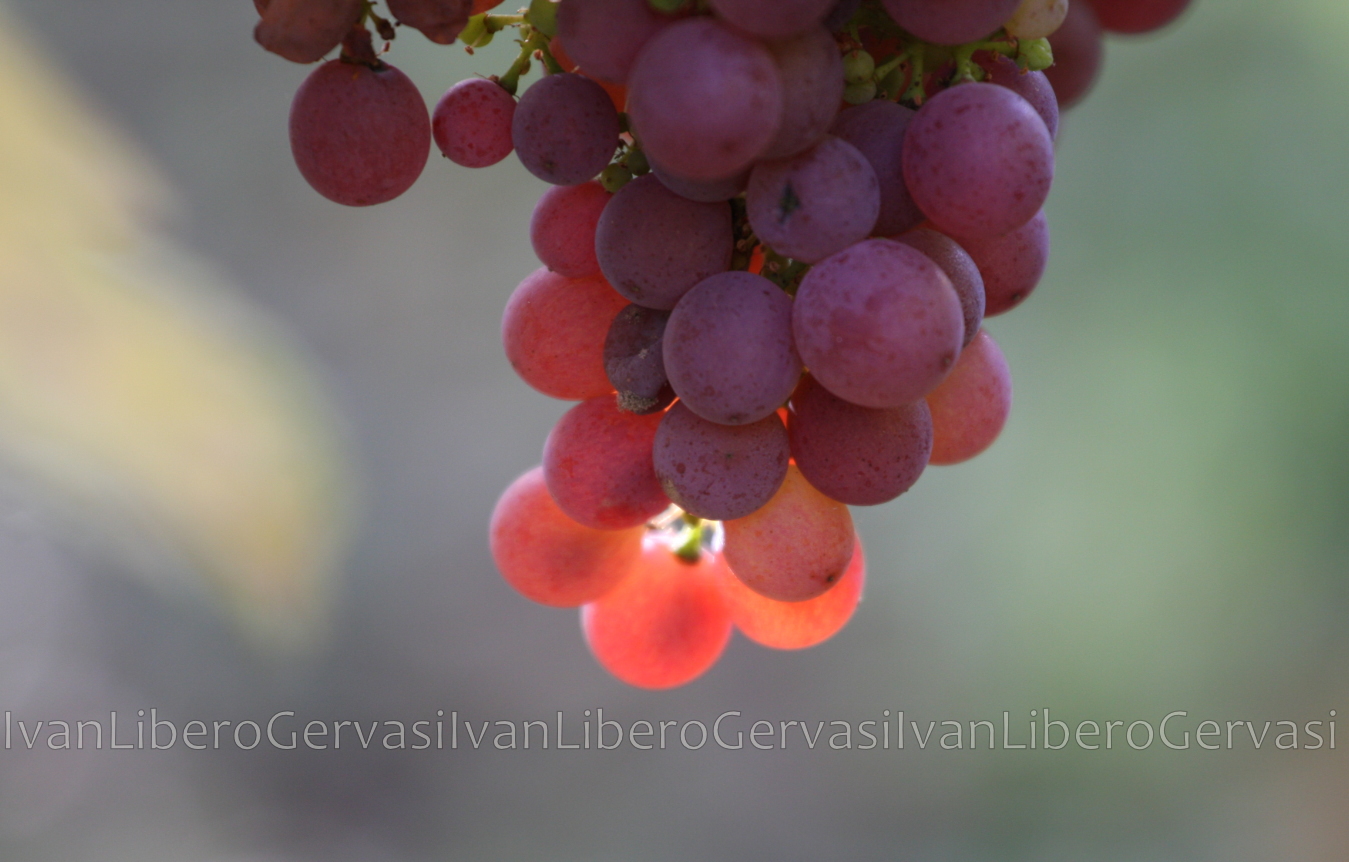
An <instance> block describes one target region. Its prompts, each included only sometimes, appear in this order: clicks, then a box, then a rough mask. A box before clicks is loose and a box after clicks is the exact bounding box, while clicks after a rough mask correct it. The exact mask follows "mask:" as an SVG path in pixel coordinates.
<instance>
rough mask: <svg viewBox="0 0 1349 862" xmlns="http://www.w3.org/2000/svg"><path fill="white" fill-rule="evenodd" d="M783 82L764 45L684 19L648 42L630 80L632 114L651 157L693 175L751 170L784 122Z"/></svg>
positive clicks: (705, 21)
mask: <svg viewBox="0 0 1349 862" xmlns="http://www.w3.org/2000/svg"><path fill="white" fill-rule="evenodd" d="M782 100H783V94H782V81H781V80H780V79H779V77H778V71H777V64H776V63H774V62H773V55H772V54H771V53H770V52H769V50H768V49H767V48H766V47H764V46H763V45H762V44H760V43H759V42H756V41H754V40H752V39H750V38H747V37H746V36H743V35H741V34H739V33H737V32H735V31H733V30H731V29H730V28H729V27H727V26H726V25H724V24H721V23H720V22H718V21H716V20H714V19H712V18H703V17H699V18H685V19H683V20H680V21H677V22H676V23H674V24H671V25H670V26H668V27H666V28H665V29H664V30H662V31H661V32H660V33H657V34H656V36H655V37H653V38H652V39H651V41H649V42H647V44H646V46H645V47H644V48H643V49H642V51H641V53H640V54H638V55H637V62H636V63H635V64H634V65H633V67H632V74H631V75H629V77H628V116H629V119H630V121H631V123H632V128H633V132H634V134H635V135H636V136H637V139H638V140H639V141H641V143H642V147H643V148H644V149H645V150H646V152H647V153H648V154H649V156H650V158H651V160H652V161H654V162H658V163H660V164H661V165H663V166H664V167H665V168H666V169H667V170H669V171H670V172H671V173H674V174H677V175H679V176H682V177H687V178H688V179H691V180H718V179H725V178H727V177H732V176H735V175H736V174H738V173H740V172H741V171H743V170H744V169H745V168H747V167H749V165H750V163H751V162H753V161H754V160H755V158H757V157H758V155H759V154H760V153H761V152H763V150H764V148H766V147H767V146H768V144H769V143H770V142H771V141H772V140H773V138H774V136H776V135H777V131H778V127H779V126H780V125H781V123H782V104H783V101H782Z"/></svg>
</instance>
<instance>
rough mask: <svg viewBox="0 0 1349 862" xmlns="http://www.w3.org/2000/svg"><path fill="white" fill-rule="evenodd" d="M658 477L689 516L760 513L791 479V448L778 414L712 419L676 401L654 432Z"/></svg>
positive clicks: (723, 518) (724, 517)
mask: <svg viewBox="0 0 1349 862" xmlns="http://www.w3.org/2000/svg"><path fill="white" fill-rule="evenodd" d="M652 458H653V461H654V463H655V466H656V476H657V477H659V479H660V484H661V487H662V488H664V489H665V496H667V497H669V498H670V500H671V501H672V502H673V503H674V504H675V505H676V506H679V507H680V508H681V509H683V510H684V511H686V512H689V513H690V514H693V515H697V516H698V517H700V518H711V519H713V520H717V521H726V520H730V519H731V518H743V517H745V516H746V515H749V514H751V513H753V512H757V511H758V510H759V509H760V508H762V507H763V505H764V504H765V503H767V502H768V501H769V500H771V499H772V498H773V495H774V494H776V493H777V490H778V488H780V487H781V486H782V480H783V479H785V478H786V477H787V461H788V459H789V458H790V446H789V445H788V442H787V429H785V428H783V427H782V420H781V419H779V418H778V415H777V413H771V414H769V415H768V416H765V417H764V418H763V419H760V420H759V421H758V422H751V423H749V424H747V425H720V424H718V423H716V422H708V421H707V420H706V419H703V418H702V417H700V416H698V415H697V414H695V413H694V412H693V411H692V410H690V409H688V408H687V407H685V406H684V404H683V402H676V403H675V405H674V406H673V407H671V408H670V412H668V413H666V414H665V418H664V419H662V420H661V423H660V428H658V429H657V430H656V443H655V446H654V448H653V455H652Z"/></svg>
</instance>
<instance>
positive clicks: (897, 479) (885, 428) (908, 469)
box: [787, 377, 932, 506]
mask: <svg viewBox="0 0 1349 862" xmlns="http://www.w3.org/2000/svg"><path fill="white" fill-rule="evenodd" d="M790 416H791V418H790V419H789V420H788V422H787V430H788V434H789V436H790V438H791V449H792V457H793V458H794V459H795V460H796V466H797V467H798V468H800V470H801V474H802V475H803V476H805V477H806V479H807V481H809V482H810V484H811V485H813V486H814V487H815V488H816V489H818V490H819V491H820V492H821V493H823V494H824V495H825V496H827V497H829V498H830V499H832V500H837V501H839V502H840V503H847V504H848V505H850V506H878V505H880V504H881V503H888V502H889V501H891V500H893V499H895V498H896V497H898V496H899V495H900V494H903V493H904V492H905V491H907V490H909V489H910V488H911V487H913V485H914V483H915V482H917V481H918V478H919V477H920V476H922V475H923V469H924V468H925V467H926V466H927V461H928V455H929V454H930V453H931V451H932V415H931V413H929V411H928V407H927V405H926V404H925V403H924V402H922V401H916V402H914V403H913V404H905V405H902V406H900V407H890V408H887V409H885V410H876V409H873V408H870V407H858V406H857V405H856V404H849V403H848V402H847V401H844V400H843V399H842V398H839V397H837V396H835V395H833V394H831V393H830V392H829V391H828V390H827V389H825V388H824V387H823V386H820V385H819V384H818V383H815V381H814V380H812V379H811V378H810V377H806V378H805V379H803V380H802V381H801V385H800V386H798V387H797V389H796V394H794V395H793V396H792V406H791V413H790Z"/></svg>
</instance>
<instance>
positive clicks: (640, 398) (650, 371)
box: [604, 305, 674, 413]
mask: <svg viewBox="0 0 1349 862" xmlns="http://www.w3.org/2000/svg"><path fill="white" fill-rule="evenodd" d="M669 319H670V314H669V312H666V311H656V310H655V309H652V308H643V307H642V306H640V305H629V306H627V307H625V308H624V309H623V310H621V311H620V312H618V314H616V315H615V316H614V320H613V323H611V324H610V325H609V332H608V334H607V335H606V336H605V337H604V371H605V373H606V374H607V375H608V376H609V382H610V383H611V384H613V387H614V388H615V389H617V390H618V407H619V409H620V410H626V411H627V412H629V413H654V412H656V411H659V410H664V409H665V408H666V407H667V406H669V404H670V402H671V401H673V400H674V389H672V388H671V387H670V379H669V378H668V377H666V375H665V356H664V351H663V349H662V348H663V345H664V337H665V325H666V323H667V322H668V321H669Z"/></svg>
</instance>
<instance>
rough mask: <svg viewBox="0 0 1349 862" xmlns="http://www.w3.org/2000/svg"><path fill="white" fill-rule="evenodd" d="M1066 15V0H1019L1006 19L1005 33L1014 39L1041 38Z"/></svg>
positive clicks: (1047, 34) (1058, 24) (1054, 27)
mask: <svg viewBox="0 0 1349 862" xmlns="http://www.w3.org/2000/svg"><path fill="white" fill-rule="evenodd" d="M1067 17H1068V0H1021V5H1020V6H1018V7H1016V12H1014V13H1012V17H1011V18H1008V19H1007V23H1006V25H1004V26H1005V29H1006V30H1007V35H1008V36H1011V37H1013V38H1015V39H1043V38H1045V37H1046V36H1049V35H1051V34H1053V32H1054V31H1055V30H1057V29H1059V27H1060V26H1062V24H1063V19H1064V18H1067Z"/></svg>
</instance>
